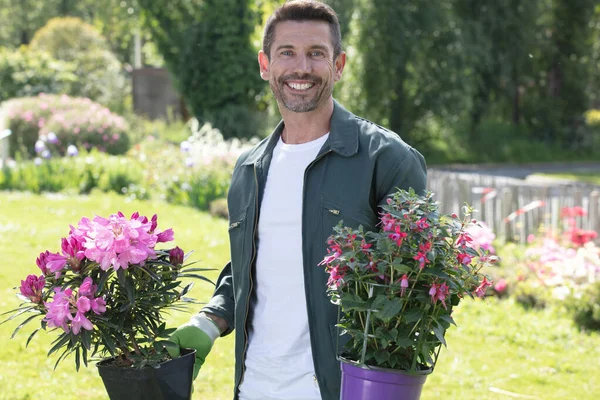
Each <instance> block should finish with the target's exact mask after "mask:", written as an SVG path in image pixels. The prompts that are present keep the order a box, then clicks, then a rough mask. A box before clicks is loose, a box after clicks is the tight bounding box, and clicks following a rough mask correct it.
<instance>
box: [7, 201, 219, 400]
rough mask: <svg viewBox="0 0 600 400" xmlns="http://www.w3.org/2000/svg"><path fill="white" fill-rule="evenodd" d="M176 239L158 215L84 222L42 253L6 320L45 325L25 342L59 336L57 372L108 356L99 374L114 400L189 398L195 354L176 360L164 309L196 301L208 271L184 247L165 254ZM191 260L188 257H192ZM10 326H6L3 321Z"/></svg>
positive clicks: (54, 347)
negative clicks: (193, 291)
mask: <svg viewBox="0 0 600 400" xmlns="http://www.w3.org/2000/svg"><path fill="white" fill-rule="evenodd" d="M173 239H174V234H173V230H172V229H166V230H160V229H158V227H157V216H156V215H154V216H153V217H152V218H151V219H148V218H147V217H144V216H141V215H139V213H134V214H133V215H132V216H131V217H130V218H127V217H125V216H124V215H123V214H122V213H120V212H119V213H117V214H113V215H110V216H109V217H108V218H103V217H100V216H96V217H94V218H93V219H89V218H82V219H81V220H80V221H79V223H78V225H77V226H76V227H74V226H71V227H70V232H69V235H68V236H67V237H66V238H63V239H62V246H61V252H56V253H52V252H50V251H45V252H43V253H41V254H40V256H39V257H38V258H37V260H36V263H37V265H38V267H39V268H40V270H41V275H39V276H38V275H29V276H27V277H26V279H25V280H23V281H21V286H20V288H19V292H20V293H18V294H17V295H18V296H19V297H20V298H21V299H22V300H23V301H24V302H23V303H22V304H21V305H20V306H19V307H18V308H17V309H15V310H11V311H9V312H7V313H4V314H11V316H10V317H9V318H8V319H7V321H8V320H12V319H14V318H15V317H17V316H23V315H25V316H28V317H27V318H26V319H25V320H24V321H23V322H22V323H21V324H20V325H18V326H17V328H16V329H15V331H14V333H13V337H14V335H15V334H16V333H17V332H18V331H19V330H20V329H21V328H22V327H23V326H24V325H26V324H27V323H29V322H31V321H33V320H36V319H39V320H40V326H39V327H38V328H37V329H35V330H34V331H33V332H32V333H31V335H30V336H29V338H28V339H27V344H28V343H29V341H30V340H31V339H32V338H33V337H34V335H35V334H36V333H37V332H38V331H39V330H46V331H47V330H51V331H53V332H55V333H56V334H57V335H58V336H57V337H56V340H54V342H53V344H52V347H51V348H50V350H49V352H48V355H51V354H54V353H59V354H60V355H59V356H58V359H57V361H56V364H55V366H56V365H58V363H59V362H60V361H61V360H63V359H65V358H66V357H67V356H70V355H74V360H75V366H76V369H77V370H78V369H79V367H80V364H81V363H82V362H83V364H85V365H86V366H87V362H88V360H89V359H92V358H97V359H103V360H102V361H101V362H99V363H98V364H97V365H98V369H99V372H100V375H101V377H102V379H103V381H104V385H105V387H106V389H107V391H108V394H109V396H110V398H111V399H120V398H127V399H128V400H132V399H163V398H169V399H187V398H189V397H190V394H191V388H192V372H193V364H194V354H193V352H192V351H190V352H187V353H186V352H183V355H182V357H181V358H179V359H175V360H170V357H169V355H168V352H167V351H166V348H167V347H168V346H174V345H175V344H174V343H171V342H169V341H168V340H167V339H168V337H169V334H170V333H171V332H173V331H174V330H175V329H172V328H171V329H170V328H167V327H166V323H165V322H164V312H165V311H167V310H170V309H177V310H179V309H182V308H183V307H182V306H183V305H185V303H194V302H195V301H194V300H193V299H191V298H188V297H186V294H187V293H188V291H189V290H190V288H191V287H192V283H188V284H187V285H183V283H182V279H189V278H191V279H201V280H205V281H208V282H210V281H209V280H208V279H207V278H205V277H204V276H202V275H199V274H198V273H199V272H202V271H206V270H207V269H202V268H193V267H190V265H191V263H188V264H185V259H186V258H187V255H186V254H184V252H183V250H182V249H180V248H179V247H174V248H171V249H163V250H159V249H157V248H156V245H157V244H159V243H164V242H170V241H172V240H173ZM188 255H189V254H188ZM5 322H6V321H5Z"/></svg>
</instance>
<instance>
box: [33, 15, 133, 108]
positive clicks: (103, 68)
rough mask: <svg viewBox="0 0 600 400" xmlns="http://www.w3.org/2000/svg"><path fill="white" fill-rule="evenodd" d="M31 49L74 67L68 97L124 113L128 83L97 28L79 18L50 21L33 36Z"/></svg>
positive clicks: (119, 64)
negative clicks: (85, 99)
mask: <svg viewBox="0 0 600 400" xmlns="http://www.w3.org/2000/svg"><path fill="white" fill-rule="evenodd" d="M30 47H31V48H32V49H34V50H37V51H45V52H47V53H49V54H50V55H51V56H52V57H54V58H55V59H58V60H62V61H66V62H70V63H72V64H73V65H74V66H75V74H76V75H77V80H76V84H75V85H73V86H72V87H71V89H70V92H69V94H70V95H73V96H81V97H89V98H90V99H92V100H94V101H97V102H99V103H101V104H103V105H106V106H108V107H110V108H111V109H113V110H117V111H123V107H124V105H123V104H124V103H123V98H124V97H125V96H126V95H127V93H128V81H127V80H126V79H125V76H124V74H123V71H122V66H121V63H120V62H119V60H118V59H117V57H116V56H115V55H114V54H113V53H112V52H111V51H110V47H109V45H108V43H107V42H106V40H105V39H104V38H103V37H102V36H101V35H100V33H99V32H98V31H97V30H96V28H94V27H93V26H91V25H88V24H86V23H85V22H83V21H82V20H80V19H79V18H72V17H67V18H53V19H51V20H49V21H48V23H47V24H46V25H45V26H44V27H42V28H41V29H39V30H38V31H37V32H36V34H35V36H34V37H33V39H32V40H31V44H30Z"/></svg>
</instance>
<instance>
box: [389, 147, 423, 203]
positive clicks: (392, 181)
mask: <svg viewBox="0 0 600 400" xmlns="http://www.w3.org/2000/svg"><path fill="white" fill-rule="evenodd" d="M426 186H427V166H426V164H425V158H424V157H423V156H422V155H421V153H419V152H418V151H417V150H415V149H413V148H412V147H408V149H407V150H406V151H405V152H404V155H403V156H402V157H400V158H399V159H398V161H397V162H396V164H395V165H393V166H392V168H390V169H389V170H388V172H387V174H386V175H385V176H384V178H383V180H382V181H381V184H380V185H379V187H378V193H377V198H378V206H381V205H383V204H384V202H385V201H386V199H387V198H388V197H389V196H390V195H391V194H393V193H394V192H395V191H396V190H398V189H404V190H408V189H409V188H413V189H414V190H415V192H416V193H417V194H419V195H424V194H425V189H426Z"/></svg>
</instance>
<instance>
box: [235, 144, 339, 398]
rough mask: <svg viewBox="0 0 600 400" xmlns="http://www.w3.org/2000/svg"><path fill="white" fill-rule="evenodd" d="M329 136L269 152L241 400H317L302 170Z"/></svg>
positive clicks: (283, 145) (287, 145) (317, 388)
mask: <svg viewBox="0 0 600 400" xmlns="http://www.w3.org/2000/svg"><path fill="white" fill-rule="evenodd" d="M328 136H329V134H327V135H324V136H322V137H320V138H318V139H317V140H314V141H311V142H308V143H302V144H295V145H289V144H285V143H283V141H282V140H281V138H280V139H279V142H278V143H277V145H276V146H275V149H274V151H273V158H272V160H271V165H270V167H269V174H268V178H267V182H266V186H265V192H264V196H263V201H262V205H261V209H260V219H259V221H258V249H257V257H256V278H255V281H254V291H255V295H256V302H255V304H254V307H253V314H252V321H251V323H250V324H249V331H248V333H249V336H248V342H249V343H248V350H247V353H246V371H245V373H244V378H243V381H242V384H241V386H240V399H241V400H320V399H321V394H320V392H319V387H318V385H317V382H316V379H315V371H314V364H313V358H312V351H311V346H310V334H309V331H308V314H307V310H306V294H305V290H304V267H303V260H302V196H303V187H304V171H305V170H306V167H307V166H308V165H309V164H310V163H311V162H312V161H313V160H314V159H315V157H316V156H317V154H318V153H319V150H320V149H321V147H322V146H323V144H324V143H325V141H326V140H327V137H328Z"/></svg>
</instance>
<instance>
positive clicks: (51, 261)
mask: <svg viewBox="0 0 600 400" xmlns="http://www.w3.org/2000/svg"><path fill="white" fill-rule="evenodd" d="M66 264H67V257H65V256H62V255H60V254H58V253H48V255H47V256H46V268H47V269H48V271H49V272H50V273H52V272H53V273H54V275H55V277H56V278H58V277H59V276H60V271H61V270H62V269H63V268H64V267H65V265H66Z"/></svg>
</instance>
